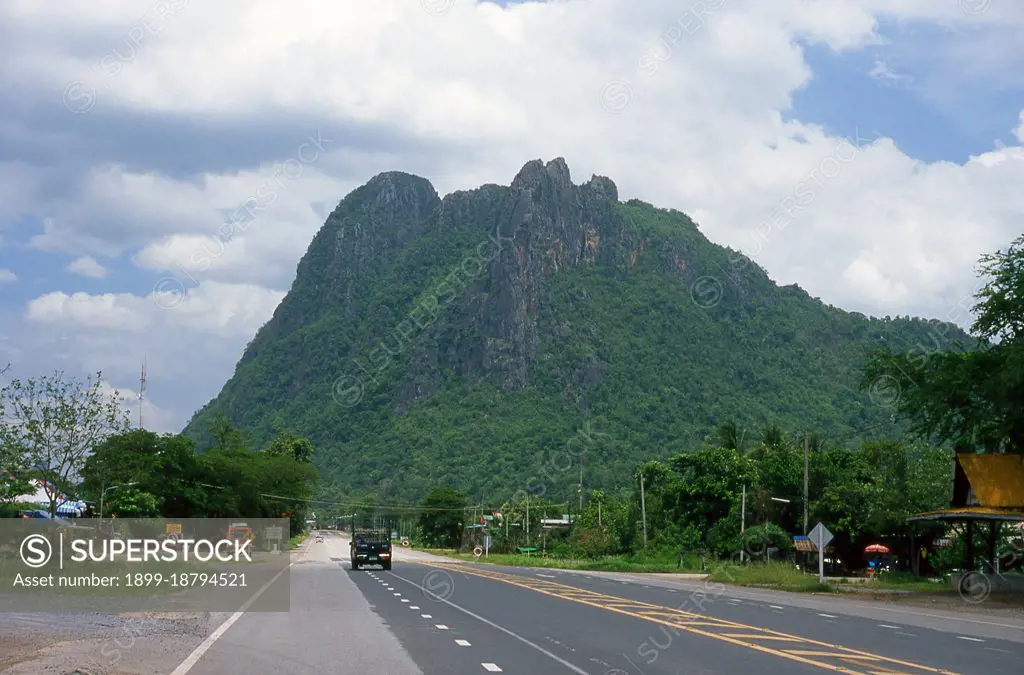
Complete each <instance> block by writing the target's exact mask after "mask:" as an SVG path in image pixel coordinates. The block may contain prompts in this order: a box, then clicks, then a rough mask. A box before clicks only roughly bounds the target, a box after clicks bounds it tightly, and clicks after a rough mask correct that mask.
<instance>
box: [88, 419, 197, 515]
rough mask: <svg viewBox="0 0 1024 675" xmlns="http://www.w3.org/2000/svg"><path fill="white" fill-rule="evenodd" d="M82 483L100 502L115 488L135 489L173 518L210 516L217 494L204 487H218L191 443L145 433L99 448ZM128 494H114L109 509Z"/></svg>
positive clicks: (108, 441)
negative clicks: (213, 496)
mask: <svg viewBox="0 0 1024 675" xmlns="http://www.w3.org/2000/svg"><path fill="white" fill-rule="evenodd" d="M81 477H82V485H81V488H82V491H83V492H84V493H85V494H88V495H91V496H92V497H93V498H94V499H95V500H96V501H99V497H100V495H101V494H102V493H103V492H104V491H105V490H106V489H107V488H109V487H111V486H114V485H126V484H127V483H135V486H134V487H135V488H136V489H137V490H139V491H142V492H145V493H148V494H150V495H152V496H153V497H154V498H155V499H156V502H157V508H158V509H159V511H160V513H161V514H162V515H163V516H164V517H168V518H195V517H200V516H203V515H205V513H204V508H205V507H204V504H205V503H206V502H207V501H208V498H207V495H206V493H207V491H208V490H211V489H213V488H208V487H206V486H205V485H203V484H204V483H205V484H211V483H213V481H212V480H211V479H210V478H209V477H208V476H206V475H205V474H203V473H202V471H201V467H200V464H199V461H198V457H197V455H196V452H195V444H194V443H193V442H192V441H191V440H190V439H187V438H185V437H183V436H179V435H176V434H164V435H157V434H155V433H153V432H151V431H146V430H145V429H133V430H131V431H128V432H126V433H123V434H118V435H116V436H111V437H110V438H108V439H106V440H105V441H104V442H103V443H101V444H100V445H98V446H96V448H94V449H93V452H92V454H91V455H90V456H89V458H88V459H87V460H86V461H85V465H84V466H83V468H82V471H81ZM123 489H125V488H121V489H120V490H117V491H111V492H109V493H108V494H107V497H106V503H107V504H111V503H112V500H113V499H114V498H115V497H116V496H117V495H118V494H119V493H120V492H121V491H122V490H123ZM105 508H106V507H105ZM111 512H112V513H113V512H114V511H111Z"/></svg>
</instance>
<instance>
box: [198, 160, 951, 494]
mask: <svg viewBox="0 0 1024 675" xmlns="http://www.w3.org/2000/svg"><path fill="white" fill-rule="evenodd" d="M736 259H737V258H736V256H735V255H734V254H733V253H732V252H730V251H728V250H727V249H724V248H722V247H720V246H717V245H715V244H713V243H711V242H710V241H708V240H707V238H706V237H704V236H703V235H701V234H700V233H699V232H698V231H697V228H696V226H695V225H694V224H693V222H692V221H690V219H689V218H687V217H686V215H685V214H682V213H680V212H678V211H674V210H672V209H661V208H656V207H654V206H652V205H650V204H646V203H644V202H640V201H638V200H630V201H629V202H627V203H620V202H619V201H618V190H617V188H616V186H615V183H614V182H612V180H611V179H609V178H607V177H604V176H597V175H594V176H592V177H591V178H590V180H589V181H587V182H586V183H584V184H582V185H574V184H573V183H572V179H571V175H570V172H569V167H568V165H567V163H566V162H565V160H564V159H563V158H556V159H553V160H551V161H549V162H546V163H545V162H544V161H542V160H540V159H536V160H532V161H529V162H527V163H526V164H524V165H523V167H522V169H520V171H519V172H518V174H517V175H516V176H515V178H514V179H513V180H512V182H511V184H510V185H508V186H501V185H485V186H481V187H479V188H476V189H473V190H464V191H459V192H454V193H452V194H449V195H447V196H446V197H445V198H444V199H443V200H442V199H441V198H440V197H438V195H437V192H436V191H435V189H434V187H433V186H432V185H431V183H430V181H428V180H427V179H425V178H422V177H419V176H415V175H412V174H409V173H404V172H400V171H389V172H385V173H381V174H378V175H376V176H374V177H373V178H372V179H370V180H369V181H368V182H367V183H366V184H365V185H363V186H361V187H360V188H357V189H356V190H354V191H353V192H351V193H350V194H349V195H347V196H346V197H345V198H344V199H342V200H341V202H340V203H339V204H338V207H337V208H336V209H335V210H334V212H332V213H331V215H330V216H329V218H328V219H327V222H326V223H325V224H324V227H323V228H321V230H320V232H319V233H318V234H317V235H316V238H315V239H314V241H313V242H312V243H311V244H310V247H309V250H308V251H307V253H306V255H305V256H303V258H302V260H301V261H300V263H299V266H298V272H297V275H296V279H295V282H294V284H293V286H292V289H291V291H290V292H289V293H288V295H287V296H286V297H285V299H284V300H283V301H282V303H281V305H280V306H279V307H278V309H277V311H276V312H275V314H274V317H273V318H272V319H271V321H270V322H269V323H268V324H267V325H266V326H264V327H263V328H262V329H261V330H260V331H259V333H258V334H257V335H256V337H255V338H254V339H253V340H252V342H251V343H250V344H249V346H248V347H247V349H246V352H245V354H244V355H243V357H242V359H241V360H240V361H239V364H238V366H237V368H236V371H235V374H234V376H233V377H232V378H231V380H229V381H228V383H227V384H226V385H225V386H224V389H223V391H222V392H221V393H220V395H219V396H218V397H217V398H216V399H214V400H213V401H211V402H210V404H208V405H207V406H206V407H205V408H204V409H203V410H201V411H199V412H198V413H197V414H196V416H195V417H194V418H193V420H192V422H191V423H190V425H189V427H188V428H187V429H186V431H187V432H188V433H190V434H191V435H193V436H194V437H196V439H197V440H199V441H200V445H202V444H203V438H204V430H205V427H206V424H207V422H208V420H209V419H211V416H212V415H213V414H215V413H224V414H226V415H227V416H228V417H229V418H230V419H231V420H232V422H234V423H235V424H237V425H240V426H244V427H247V428H250V429H252V430H253V431H254V440H256V441H264V440H266V439H267V438H269V437H270V436H271V435H272V434H273V433H275V432H276V430H279V429H282V428H291V429H294V430H295V431H298V432H300V433H303V434H306V435H307V436H309V437H310V438H311V440H313V441H314V443H315V444H316V445H317V447H318V448H319V454H318V456H317V457H316V461H317V464H318V466H319V468H320V470H321V472H322V473H323V475H324V476H325V478H326V480H327V483H328V485H331V486H332V487H333V488H334V489H337V490H342V491H351V490H359V491H367V492H369V491H372V492H374V493H377V494H382V495H388V496H391V497H401V498H408V499H417V498H419V497H421V496H422V495H423V494H424V493H425V492H426V490H427V489H428V488H429V486H431V485H435V484H437V483H438V482H439V481H445V482H447V483H449V484H451V485H453V486H454V487H457V488H459V489H463V490H466V491H469V492H471V493H473V494H474V495H482V494H488V495H489V496H492V497H493V496H495V495H498V494H500V493H501V491H502V490H503V489H504V488H505V487H506V486H518V485H523V484H525V482H526V481H527V480H528V479H529V478H530V472H531V471H534V470H535V468H536V467H538V466H541V465H542V464H543V463H544V462H545V461H546V459H545V458H546V457H547V456H548V455H550V453H552V452H554V451H555V450H556V449H558V448H561V447H563V446H564V444H565V441H566V440H567V439H570V438H572V437H573V434H574V433H575V432H576V429H577V428H579V426H580V425H582V424H583V423H584V422H587V423H589V424H590V425H591V427H592V428H593V429H595V430H597V431H598V432H599V433H600V435H601V438H602V441H601V443H600V446H599V447H594V448H593V449H592V450H591V449H588V450H587V452H588V456H587V457H588V458H587V462H588V464H587V466H588V467H589V468H588V476H589V477H590V478H589V479H588V482H589V484H591V485H594V486H604V487H614V486H615V484H616V481H617V480H618V479H619V478H621V476H625V475H628V474H629V473H630V472H631V471H632V470H633V467H635V465H636V463H637V462H638V461H643V460H646V459H650V458H654V457H663V456H665V455H666V454H671V453H673V452H678V451H682V450H684V449H686V448H689V447H692V446H693V444H695V443H700V442H702V441H703V439H704V438H705V437H706V435H707V434H708V433H710V432H711V430H712V429H713V428H714V427H715V426H716V425H717V424H720V423H721V422H723V421H726V420H729V419H733V420H735V421H737V422H738V423H740V424H741V425H745V426H747V428H757V426H758V425H760V424H762V423H766V422H770V423H777V424H779V425H780V426H783V427H786V426H788V427H791V428H803V427H804V426H805V425H810V426H811V427H812V428H816V429H820V430H821V431H823V432H828V433H835V434H844V435H846V436H847V437H852V435H853V434H854V433H856V431H857V429H858V428H866V427H869V426H871V425H874V426H875V427H877V426H878V424H879V423H880V422H885V421H886V420H888V415H887V414H886V411H885V410H884V409H881V408H880V407H879V406H878V405H875V404H874V403H873V402H872V401H871V400H870V398H869V397H868V396H867V395H866V394H863V393H861V392H859V391H858V390H857V379H858V368H859V364H860V363H861V362H862V360H863V358H864V356H865V353H866V348H867V347H869V346H873V345H875V344H877V342H878V340H879V337H880V336H883V335H884V336H885V340H886V344H888V345H889V346H890V347H891V348H893V349H903V348H906V349H910V348H911V347H912V346H913V345H915V344H918V343H920V342H923V341H925V339H926V336H925V331H926V329H927V328H928V327H927V326H925V325H924V324H922V325H917V324H911V323H908V324H906V325H900V326H897V327H895V328H894V327H893V326H889V325H886V324H885V322H881V321H877V320H871V319H867V318H865V317H863V316H862V315H855V314H851V313H847V312H843V311H841V310H838V309H835V308H831V307H827V306H825V305H823V304H822V303H821V302H819V301H817V300H816V299H814V298H812V297H810V296H808V295H807V294H806V293H804V292H802V291H796V290H795V289H792V290H791V289H788V288H787V289H785V290H783V289H780V288H779V287H778V286H777V285H776V284H774V283H773V282H772V281H771V279H769V278H768V276H767V274H765V273H764V271H763V270H762V269H761V268H760V267H758V266H757V265H753V264H749V265H745V266H737V265H736V264H735V261H736ZM949 334H950V335H954V336H955V335H959V334H960V331H958V330H956V329H955V328H953V329H952V330H951V331H950V333H949ZM207 438H208V436H207ZM207 442H208V441H207ZM590 453H593V456H591V454H590ZM567 485H568V483H567ZM549 488H550V489H552V490H555V487H554V486H549ZM511 489H514V487H513V488H511ZM558 489H559V490H560V489H561V488H560V487H559V488H558ZM567 489H568V488H567ZM573 489H575V488H573ZM574 494H575V493H574V492H573V493H572V495H574ZM572 495H569V496H572ZM563 496H565V495H562V493H561V492H558V498H559V499H561V498H563Z"/></svg>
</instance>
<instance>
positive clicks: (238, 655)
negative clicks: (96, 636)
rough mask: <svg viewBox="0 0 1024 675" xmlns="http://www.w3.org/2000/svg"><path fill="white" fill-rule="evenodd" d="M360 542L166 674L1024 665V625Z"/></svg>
mask: <svg viewBox="0 0 1024 675" xmlns="http://www.w3.org/2000/svg"><path fill="white" fill-rule="evenodd" d="M347 553H348V540H347V539H344V538H342V537H339V536H337V535H334V536H330V537H328V540H327V542H325V543H323V544H313V545H311V546H310V547H309V549H308V553H307V554H305V555H304V556H303V559H302V560H301V561H300V562H297V564H296V565H295V566H294V567H293V568H292V570H291V581H290V584H291V589H292V591H291V592H292V607H291V612H289V613H288V614H256V613H245V614H242V615H239V616H236V617H234V618H233V620H229V623H226V624H222V626H221V627H220V628H219V629H218V630H217V631H216V632H215V633H214V634H213V635H212V636H210V637H209V638H207V639H206V640H205V641H204V642H203V643H201V644H191V645H187V648H186V649H185V650H184V652H185V653H184V654H182V658H183V659H184V660H182V661H181V663H180V665H178V667H177V669H174V670H171V669H166V670H165V669H162V668H161V669H160V670H157V671H151V672H165V673H168V672H172V673H173V675H213V674H215V673H225V674H230V673H246V674H247V675H248V674H256V675H259V674H262V673H267V674H269V673H279V672H294V673H325V674H326V673H350V672H351V673H358V672H376V673H387V674H389V673H396V674H398V673H401V674H405V673H409V674H410V675H416V674H418V673H426V674H427V675H430V674H432V673H445V674H453V675H461V674H463V673H467V674H469V673H486V672H502V673H531V674H533V673H545V674H547V673H552V674H557V673H578V674H580V673H590V674H593V675H625V674H627V673H628V674H629V675H658V674H669V673H686V674H687V675H691V674H700V675H711V674H720V675H735V674H736V673H742V672H747V671H750V670H753V669H756V670H757V672H758V673H759V675H776V674H777V675H783V674H786V675H788V674H795V675H800V674H804V673H821V672H823V671H824V672H828V671H831V672H843V673H863V674H871V675H876V674H878V675H881V674H885V675H897V674H900V673H904V674H921V673H957V674H959V675H976V674H982V673H984V674H985V675H988V674H989V673H1004V672H1005V673H1017V672H1024V622H1020V625H1019V626H1017V625H1016V624H1014V623H1008V624H1004V626H1005V627H1003V628H993V627H990V626H989V627H986V626H984V625H981V624H977V623H975V624H972V623H963V622H961V623H957V622H956V621H954V620H946V621H947V623H948V625H947V624H944V623H943V620H941V618H928V619H925V620H923V621H924V622H925V623H928V622H931V623H932V624H937V625H941V626H942V627H943V628H944V630H936V629H935V628H934V627H927V626H921V625H914V626H911V625H908V622H906V621H902V622H896V621H893V620H891V616H890V615H887V614H885V613H884V612H881V611H880V612H879V616H877V617H876V616H868V615H866V614H867V610H864V609H863V608H858V609H857V612H858V613H859V615H855V614H848V613H846V612H845V611H844V603H842V602H836V600H837V599H835V598H828V599H824V600H816V601H812V600H810V599H808V598H806V597H804V596H796V595H791V596H788V597H789V598H791V600H790V601H788V602H787V600H786V599H783V595H782V594H764V595H763V596H762V595H758V594H757V593H756V592H751V591H749V590H744V589H734V588H728V589H725V590H724V591H723V589H722V588H720V587H717V586H705V585H703V583H698V584H694V583H689V584H679V583H678V582H674V581H664V580H656V578H654V577H651V578H649V579H648V578H645V577H643V576H639V575H602V574H580V573H571V572H562V571H556V570H539V569H528V568H507V567H497V566H492V565H483V564H466V563H456V562H451V561H446V560H445V559H441V558H436V557H433V556H429V555H425V554H421V553H416V552H411V551H406V550H397V551H396V562H395V565H394V568H393V570H391V571H384V570H381V569H377V568H368V569H364V570H360V571H358V572H353V571H351V570H350V569H348V567H349V565H348V559H347ZM645 582H649V583H645ZM694 590H701V591H703V592H702V593H699V594H697V595H694V592H693V591H694ZM807 603H812V604H811V606H803V605H805V604H807ZM887 616H888V617H889V620H886V619H885V617H887ZM972 620H975V621H976V620H977V616H976V615H975V616H974V619H972ZM993 623H997V622H993ZM1018 628H1019V629H1020V630H1019V631H1018V632H1010V633H1008V635H1009V636H1010V638H1016V639H1004V638H1000V637H993V636H992V635H991V634H990V633H989V632H986V631H992V630H995V631H997V632H998V631H1003V632H1006V631H1011V630H1013V629H1018ZM979 636H983V637H979ZM190 651H191V652H192V653H191V655H189V656H188V657H187V658H186V657H185V654H187V653H188V652H190Z"/></svg>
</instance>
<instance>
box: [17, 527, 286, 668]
mask: <svg viewBox="0 0 1024 675" xmlns="http://www.w3.org/2000/svg"><path fill="white" fill-rule="evenodd" d="M304 552H305V547H300V548H299V549H296V550H295V551H293V552H292V555H293V556H298V555H301V554H302V553H304ZM228 616H230V614H229V613H223V612H187V613H185V612H182V613H173V614H172V613H167V612H162V613H161V612H134V613H124V614H101V613H93V614H87V613H67V614H57V613H49V612H47V613H41V612H37V613H12V612H8V613H3V612H0V673H2V674H3V675H50V674H53V675H65V674H67V675H72V674H76V673H78V674H81V675H166V673H170V672H171V671H173V670H174V669H175V668H176V667H178V664H180V663H181V662H182V661H184V660H185V658H186V657H188V655H189V654H190V653H191V652H192V650H193V649H195V648H196V646H198V645H199V644H200V643H201V642H202V641H203V640H205V639H206V637H207V636H208V635H209V634H210V633H212V632H213V631H214V630H215V629H216V628H217V626H219V625H220V624H221V623H223V622H224V620H225V619H227V618H228Z"/></svg>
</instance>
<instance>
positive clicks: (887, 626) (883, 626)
mask: <svg viewBox="0 0 1024 675" xmlns="http://www.w3.org/2000/svg"><path fill="white" fill-rule="evenodd" d="M878 625H879V627H880V628H899V626H890V625H889V624H887V623H880V624H878Z"/></svg>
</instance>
